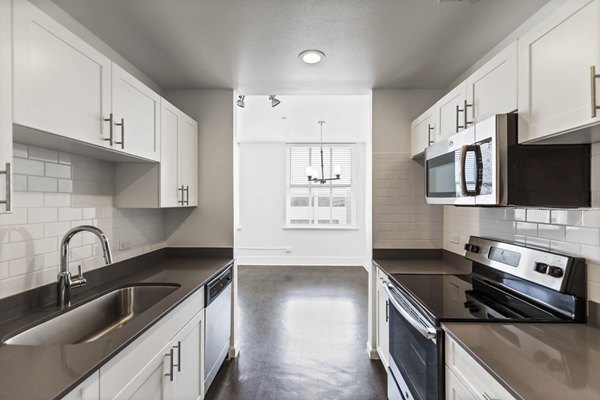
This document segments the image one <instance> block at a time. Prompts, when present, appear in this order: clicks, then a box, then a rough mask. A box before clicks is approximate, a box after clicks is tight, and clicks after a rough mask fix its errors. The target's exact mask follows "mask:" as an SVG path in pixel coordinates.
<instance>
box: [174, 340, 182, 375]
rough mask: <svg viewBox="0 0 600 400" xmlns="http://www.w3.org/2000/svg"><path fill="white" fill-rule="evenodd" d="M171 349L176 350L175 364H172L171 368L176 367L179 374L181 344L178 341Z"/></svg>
mask: <svg viewBox="0 0 600 400" xmlns="http://www.w3.org/2000/svg"><path fill="white" fill-rule="evenodd" d="M173 349H177V364H174V365H173V367H177V372H181V342H180V341H178V342H177V345H175V346H173Z"/></svg>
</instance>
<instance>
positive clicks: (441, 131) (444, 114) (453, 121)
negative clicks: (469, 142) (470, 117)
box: [436, 82, 467, 140]
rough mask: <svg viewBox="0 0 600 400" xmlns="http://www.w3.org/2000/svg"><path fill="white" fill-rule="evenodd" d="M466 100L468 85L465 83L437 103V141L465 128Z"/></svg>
mask: <svg viewBox="0 0 600 400" xmlns="http://www.w3.org/2000/svg"><path fill="white" fill-rule="evenodd" d="M466 100H467V85H466V83H465V82H463V83H461V84H460V85H458V86H457V87H455V88H454V89H452V91H450V92H449V93H448V94H447V95H445V96H444V97H442V98H441V99H440V100H439V101H438V102H437V109H438V111H437V121H436V122H437V133H438V137H437V140H439V139H443V138H446V137H448V136H450V135H453V134H455V133H457V132H459V131H461V130H463V129H464V128H465V115H464V112H463V111H462V110H464V107H465V101H466Z"/></svg>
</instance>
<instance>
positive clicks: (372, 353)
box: [367, 342, 380, 360]
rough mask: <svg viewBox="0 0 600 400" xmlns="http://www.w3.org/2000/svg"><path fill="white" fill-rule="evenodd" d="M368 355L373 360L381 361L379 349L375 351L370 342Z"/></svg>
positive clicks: (368, 343)
mask: <svg viewBox="0 0 600 400" xmlns="http://www.w3.org/2000/svg"><path fill="white" fill-rule="evenodd" d="M367 354H368V355H369V358H370V359H371V360H379V359H380V358H379V352H378V351H377V349H374V348H373V346H371V343H370V342H367Z"/></svg>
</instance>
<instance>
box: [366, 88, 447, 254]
mask: <svg viewBox="0 0 600 400" xmlns="http://www.w3.org/2000/svg"><path fill="white" fill-rule="evenodd" d="M440 93H441V92H440V91H439V90H394V89H389V90H374V91H373V248H376V249H398V248H403V249H406V248H421V249H423V248H441V247H442V230H443V228H442V226H443V224H442V221H443V213H442V207H441V206H432V205H428V204H426V202H425V195H424V193H425V170H424V168H423V166H422V165H420V164H419V163H418V162H416V161H414V160H412V159H411V156H410V151H411V150H410V146H411V132H410V125H411V123H412V121H413V120H414V119H415V118H416V117H417V116H418V115H420V114H421V113H422V112H423V111H424V110H426V109H427V108H429V107H430V106H431V105H433V104H434V103H435V102H436V100H437V99H438V98H439V96H440Z"/></svg>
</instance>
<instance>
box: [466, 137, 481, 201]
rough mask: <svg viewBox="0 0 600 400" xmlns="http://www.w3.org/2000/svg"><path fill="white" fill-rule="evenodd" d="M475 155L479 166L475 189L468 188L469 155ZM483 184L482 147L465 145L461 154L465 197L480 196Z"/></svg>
mask: <svg viewBox="0 0 600 400" xmlns="http://www.w3.org/2000/svg"><path fill="white" fill-rule="evenodd" d="M469 152H474V153H475V163H476V166H477V177H476V181H475V189H474V190H469V189H468V188H467V153H469ZM482 182H483V157H482V155H481V146H479V145H477V144H470V145H465V146H463V147H462V149H461V152H460V186H461V188H462V191H463V194H464V195H465V196H479V194H480V193H481V185H482Z"/></svg>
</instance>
